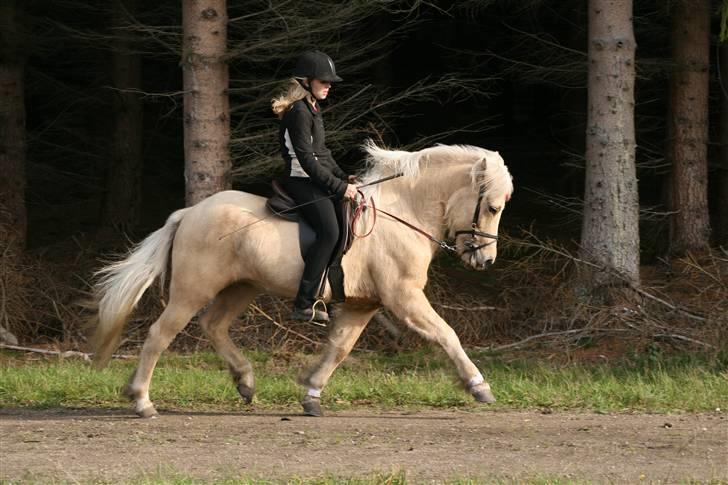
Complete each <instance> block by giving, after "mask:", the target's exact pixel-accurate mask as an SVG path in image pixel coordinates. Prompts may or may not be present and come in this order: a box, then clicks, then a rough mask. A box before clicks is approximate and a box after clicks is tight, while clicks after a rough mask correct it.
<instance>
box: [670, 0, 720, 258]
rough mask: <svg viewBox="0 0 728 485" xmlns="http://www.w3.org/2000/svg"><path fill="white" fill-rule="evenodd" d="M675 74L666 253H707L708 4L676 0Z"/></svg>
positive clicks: (673, 34)
mask: <svg viewBox="0 0 728 485" xmlns="http://www.w3.org/2000/svg"><path fill="white" fill-rule="evenodd" d="M672 51H673V64H674V66H673V72H672V75H671V78H670V104H669V112H668V117H667V118H668V119H667V129H668V135H667V136H668V148H667V158H668V160H669V161H670V162H671V164H672V171H671V178H670V196H669V201H670V209H671V211H673V212H674V213H673V214H672V216H671V217H670V233H671V237H670V245H671V247H670V253H672V254H676V255H680V254H684V253H685V252H687V251H690V250H702V249H706V248H707V247H708V245H709V238H710V219H709V214H708V81H709V79H708V72H709V64H710V1H709V0H676V1H675V3H674V9H673V14H672Z"/></svg>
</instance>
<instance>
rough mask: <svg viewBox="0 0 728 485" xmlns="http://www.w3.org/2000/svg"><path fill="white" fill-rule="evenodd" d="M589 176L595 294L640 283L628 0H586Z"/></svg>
mask: <svg viewBox="0 0 728 485" xmlns="http://www.w3.org/2000/svg"><path fill="white" fill-rule="evenodd" d="M588 8H589V13H588V16H589V33H588V37H589V80H588V113H587V129H586V176H585V182H584V185H585V189H584V218H583V223H582V232H581V248H582V249H581V253H582V254H581V256H582V259H585V260H587V261H589V262H591V263H593V264H595V265H596V266H597V267H598V268H599V269H585V270H584V272H585V274H584V273H582V277H583V278H582V279H581V285H582V289H583V290H585V291H586V292H587V293H588V294H590V295H597V294H599V293H602V290H604V292H605V296H609V288H611V287H615V286H617V287H623V286H625V285H638V284H639V281H640V278H639V231H638V216H639V202H638V194H637V176H636V167H635V137H634V80H635V71H634V59H635V48H636V46H635V40H634V34H633V27H632V1H631V0H590V1H589V6H588Z"/></svg>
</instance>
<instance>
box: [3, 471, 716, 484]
mask: <svg viewBox="0 0 728 485" xmlns="http://www.w3.org/2000/svg"><path fill="white" fill-rule="evenodd" d="M6 483H7V484H12V483H15V482H5V481H2V480H0V485H4V484H6ZM18 483H20V482H18ZM22 483H24V484H35V483H38V484H41V483H42V484H43V485H66V484H71V483H74V484H78V483H82V484H89V485H92V484H93V485H102V484H103V485H106V484H111V483H113V484H115V485H116V484H121V485H124V484H130V485H131V484H134V485H201V484H204V485H279V484H286V485H302V484H306V485H406V484H408V483H417V480H409V479H408V478H407V476H406V473H405V472H404V471H402V470H398V471H393V472H389V473H374V474H369V475H365V476H358V477H343V476H335V475H325V476H321V477H294V478H291V479H287V480H267V479H260V478H251V477H237V478H235V477H229V478H220V479H212V480H202V479H196V478H193V477H190V476H187V475H185V474H182V473H177V472H175V471H174V470H167V471H161V470H160V471H159V472H157V473H153V474H144V475H140V476H138V477H136V478H133V479H131V480H128V481H122V482H119V481H113V482H110V481H105V480H103V479H98V480H82V481H80V482H79V481H78V480H73V481H66V480H57V479H48V478H47V477H46V478H42V479H41V478H40V477H38V478H37V479H34V478H32V477H29V478H28V479H27V480H23V481H22ZM441 483H443V484H446V485H479V484H493V485H515V484H525V485H567V484H568V485H577V484H579V485H580V484H585V483H590V482H588V481H586V480H575V479H573V478H565V477H556V476H547V475H535V476H532V477H520V478H517V479H516V478H495V477H494V478H490V479H482V478H456V479H452V480H446V481H443V482H441ZM685 483H690V482H685ZM709 483H710V482H709ZM715 483H716V484H717V483H719V482H717V481H716V482H715Z"/></svg>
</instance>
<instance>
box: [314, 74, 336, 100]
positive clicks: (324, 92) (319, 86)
mask: <svg viewBox="0 0 728 485" xmlns="http://www.w3.org/2000/svg"><path fill="white" fill-rule="evenodd" d="M329 89H331V81H321V80H320V79H314V80H312V81H311V92H312V93H313V95H314V97H315V98H316V99H326V97H327V96H328V95H329Z"/></svg>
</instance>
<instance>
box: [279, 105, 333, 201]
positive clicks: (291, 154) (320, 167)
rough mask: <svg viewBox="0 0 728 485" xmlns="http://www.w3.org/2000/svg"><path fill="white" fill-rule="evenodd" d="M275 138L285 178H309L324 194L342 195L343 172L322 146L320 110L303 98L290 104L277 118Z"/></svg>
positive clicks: (322, 131)
mask: <svg viewBox="0 0 728 485" xmlns="http://www.w3.org/2000/svg"><path fill="white" fill-rule="evenodd" d="M279 141H280V145H281V155H283V160H284V161H285V162H286V172H285V176H286V177H299V178H310V179H311V181H312V182H313V183H314V184H316V185H317V186H319V187H320V188H322V189H324V190H326V191H327V192H328V193H330V194H336V195H337V196H338V197H339V198H343V197H344V194H345V193H346V186H347V183H348V181H347V175H346V173H345V172H344V171H343V170H341V168H340V167H339V166H338V165H337V164H336V161H335V160H334V158H333V157H332V156H331V151H330V150H329V149H328V148H326V143H325V141H326V140H325V135H324V120H323V118H322V117H321V112H320V111H314V110H313V107H312V106H311V104H310V103H309V102H308V101H306V100H305V99H301V100H299V101H296V102H295V103H293V105H292V106H291V108H290V109H289V110H288V111H286V113H285V114H284V115H283V119H281V126H280V130H279Z"/></svg>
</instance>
